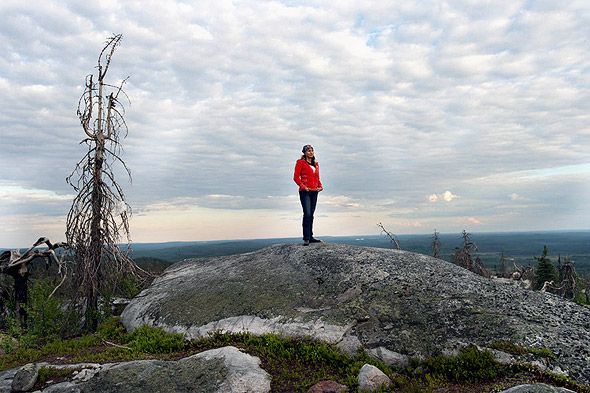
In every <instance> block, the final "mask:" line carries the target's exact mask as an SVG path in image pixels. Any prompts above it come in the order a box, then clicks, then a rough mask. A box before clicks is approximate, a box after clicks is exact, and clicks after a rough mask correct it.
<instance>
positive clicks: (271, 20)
mask: <svg viewBox="0 0 590 393" xmlns="http://www.w3.org/2000/svg"><path fill="white" fill-rule="evenodd" d="M112 33H122V34H123V40H122V43H121V46H120V47H119V48H118V49H117V51H116V53H115V55H114V58H113V63H112V65H111V68H110V70H109V77H110V81H111V82H112V83H114V84H116V83H118V82H119V81H120V80H121V79H123V78H125V77H127V76H130V78H129V80H128V83H127V85H126V92H127V94H128V96H129V98H130V101H131V104H130V105H127V106H126V111H127V122H128V125H129V134H128V136H127V138H126V139H125V140H124V141H123V148H124V151H123V159H124V160H125V161H126V162H127V165H128V166H129V168H130V170H131V172H132V176H133V182H132V183H129V182H128V181H127V179H126V177H125V176H119V181H120V184H121V185H122V187H123V189H124V191H125V193H126V195H127V197H128V202H129V203H130V205H131V206H132V208H133V212H134V214H133V217H132V219H131V237H132V240H133V241H136V242H163V241H174V240H179V241H180V240H211V239H237V238H273V237H291V236H300V233H301V223H300V220H301V208H300V204H299V200H298V195H297V187H296V185H295V184H294V183H293V181H292V175H293V173H292V171H293V167H294V164H295V160H296V159H297V158H299V157H300V155H301V147H302V146H303V145H304V144H306V143H311V144H312V145H314V147H315V150H316V155H317V159H318V161H319V163H320V166H321V175H322V182H323V183H324V187H325V191H324V192H322V194H321V195H320V198H319V202H318V210H317V212H316V221H315V233H316V234H317V235H318V236H319V237H321V236H322V235H324V236H325V235H368V234H378V233H379V228H378V227H377V223H379V222H382V223H383V224H384V225H385V226H386V228H388V229H389V230H390V231H392V232H394V233H397V234H410V233H431V232H432V231H433V230H434V229H435V228H436V229H437V230H439V231H440V232H460V231H461V230H462V229H467V230H468V231H469V232H482V231H521V230H557V229H590V225H589V222H590V213H589V209H588V206H589V205H590V45H589V44H588V43H589V40H590V3H588V2H587V1H568V2H562V1H513V0H511V1H485V2H484V1H481V2H471V1H446V2H445V1H429V2H382V1H366V2H356V1H338V2H332V1H233V2H232V1H223V0H221V1H220V0H216V1H200V2H191V1H171V0H162V1H101V2H91V3H88V2H82V1H51V0H50V1H43V2H32V1H29V2H27V1H25V2H23V1H12V0H4V1H2V2H1V3H0V48H1V49H2V50H1V51H0V102H1V103H2V105H1V106H0V108H1V109H0V146H1V150H0V247H17V246H18V247H25V246H27V245H29V244H31V243H32V242H33V241H34V240H35V239H37V238H38V237H40V236H49V237H50V238H51V239H52V240H54V241H63V240H65V239H64V231H65V216H66V214H67V212H68V209H69V207H70V204H71V201H72V199H73V197H74V191H73V189H72V188H71V187H70V186H68V185H67V184H66V182H65V177H66V176H68V175H69V174H70V172H71V171H72V170H73V168H74V166H75V164H76V162H77V161H78V160H79V159H80V158H81V157H82V156H83V155H84V153H85V151H84V147H83V146H81V145H79V142H80V141H81V140H82V139H83V132H82V129H81V127H80V125H79V121H78V118H77V116H76V106H77V103H78V99H79V97H80V95H81V93H82V90H83V83H84V78H85V76H86V75H87V74H89V73H91V72H92V71H93V70H94V67H95V65H96V59H97V56H98V53H99V52H100V50H101V49H102V46H103V43H104V41H105V39H106V38H107V37H108V36H109V35H111V34H112Z"/></svg>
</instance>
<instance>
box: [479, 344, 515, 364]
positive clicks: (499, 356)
mask: <svg viewBox="0 0 590 393" xmlns="http://www.w3.org/2000/svg"><path fill="white" fill-rule="evenodd" d="M483 350H485V351H488V352H489V353H491V354H492V355H493V356H494V359H496V361H497V362H498V363H500V364H503V365H508V364H512V363H514V362H515V361H516V360H515V359H514V356H512V355H510V354H509V353H506V352H504V351H499V350H497V349H492V348H483Z"/></svg>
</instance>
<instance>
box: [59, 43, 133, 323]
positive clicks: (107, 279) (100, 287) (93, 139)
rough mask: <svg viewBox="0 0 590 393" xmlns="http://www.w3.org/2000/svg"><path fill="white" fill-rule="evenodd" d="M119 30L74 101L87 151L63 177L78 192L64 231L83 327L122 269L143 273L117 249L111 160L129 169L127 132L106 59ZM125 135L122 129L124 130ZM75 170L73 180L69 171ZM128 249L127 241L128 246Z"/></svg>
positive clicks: (124, 228) (121, 216)
mask: <svg viewBox="0 0 590 393" xmlns="http://www.w3.org/2000/svg"><path fill="white" fill-rule="evenodd" d="M121 38H122V36H121V35H120V34H118V35H114V36H112V37H110V38H109V39H108V40H107V42H106V45H105V46H104V48H103V49H102V51H101V52H100V55H99V57H98V66H97V70H98V72H97V78H96V79H95V78H94V76H93V75H89V76H88V77H87V78H86V88H85V91H84V93H83V94H82V97H81V98H80V102H79V104H78V117H79V118H80V124H81V125H82V128H83V129H84V133H85V134H86V138H85V139H84V140H83V141H82V143H86V145H87V146H88V152H87V153H86V155H85V156H84V157H83V158H82V160H80V161H79V162H78V164H76V168H75V169H74V171H73V173H72V174H71V175H70V176H69V177H68V178H67V179H66V180H67V182H68V183H69V184H70V185H72V187H73V188H74V189H75V190H76V191H77V192H78V195H77V196H76V198H75V199H74V202H73V203H72V207H71V209H70V212H69V213H68V219H67V223H66V226H67V229H66V237H67V239H68V243H69V244H70V245H71V247H72V249H73V251H74V262H75V263H74V278H75V281H76V282H75V286H76V288H77V293H76V298H75V301H74V302H72V304H80V303H82V304H84V306H85V307H84V328H85V330H88V331H94V330H96V327H97V325H98V311H99V310H98V306H99V298H100V296H102V295H104V294H105V293H106V292H112V291H113V290H114V288H115V287H116V285H117V282H118V281H119V279H120V278H121V277H122V276H123V275H129V274H131V275H137V274H140V273H142V271H141V269H139V268H138V267H137V266H136V265H135V263H134V262H133V261H132V260H131V259H130V258H129V257H128V255H127V252H124V251H121V250H120V249H119V246H118V243H119V242H120V240H121V235H125V237H126V238H127V242H128V243H129V242H130V241H131V240H130V234H129V222H128V218H129V215H130V214H131V208H130V206H129V205H128V204H127V203H126V202H125V195H124V194H123V190H122V188H121V187H120V186H119V184H118V182H117V181H116V180H115V176H114V173H113V168H112V166H113V164H114V163H119V164H121V165H122V166H123V168H124V169H125V170H126V171H127V174H128V175H129V179H131V174H130V172H129V170H128V169H127V166H126V165H125V162H124V161H123V160H122V159H121V157H120V152H121V145H120V136H121V135H120V133H121V132H124V133H125V135H126V133H127V124H126V122H125V119H124V116H123V115H124V113H125V112H124V108H123V106H122V104H121V102H120V95H123V96H125V93H124V91H123V89H122V88H123V84H124V83H125V81H126V80H127V79H124V80H123V81H122V82H121V83H120V84H119V86H114V85H110V84H108V83H106V81H105V77H106V75H107V72H108V69H109V66H110V64H111V59H112V56H113V53H114V52H115V49H116V48H117V46H118V45H119V43H120V41H121ZM123 136H124V135H123ZM74 174H77V175H78V177H77V179H76V180H73V179H72V177H73V176H74ZM128 249H129V247H128Z"/></svg>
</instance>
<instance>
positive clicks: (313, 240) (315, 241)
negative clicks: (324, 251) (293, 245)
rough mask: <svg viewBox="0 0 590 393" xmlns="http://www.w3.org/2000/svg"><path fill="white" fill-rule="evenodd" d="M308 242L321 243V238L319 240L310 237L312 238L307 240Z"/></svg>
mask: <svg viewBox="0 0 590 393" xmlns="http://www.w3.org/2000/svg"><path fill="white" fill-rule="evenodd" d="M309 242H310V243H321V242H322V241H321V240H319V239H316V238H315V237H312V238H311V239H310V240H309Z"/></svg>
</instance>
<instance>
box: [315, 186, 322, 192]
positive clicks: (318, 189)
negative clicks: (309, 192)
mask: <svg viewBox="0 0 590 393" xmlns="http://www.w3.org/2000/svg"><path fill="white" fill-rule="evenodd" d="M316 191H318V192H320V191H324V187H318V188H317V190H316Z"/></svg>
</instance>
